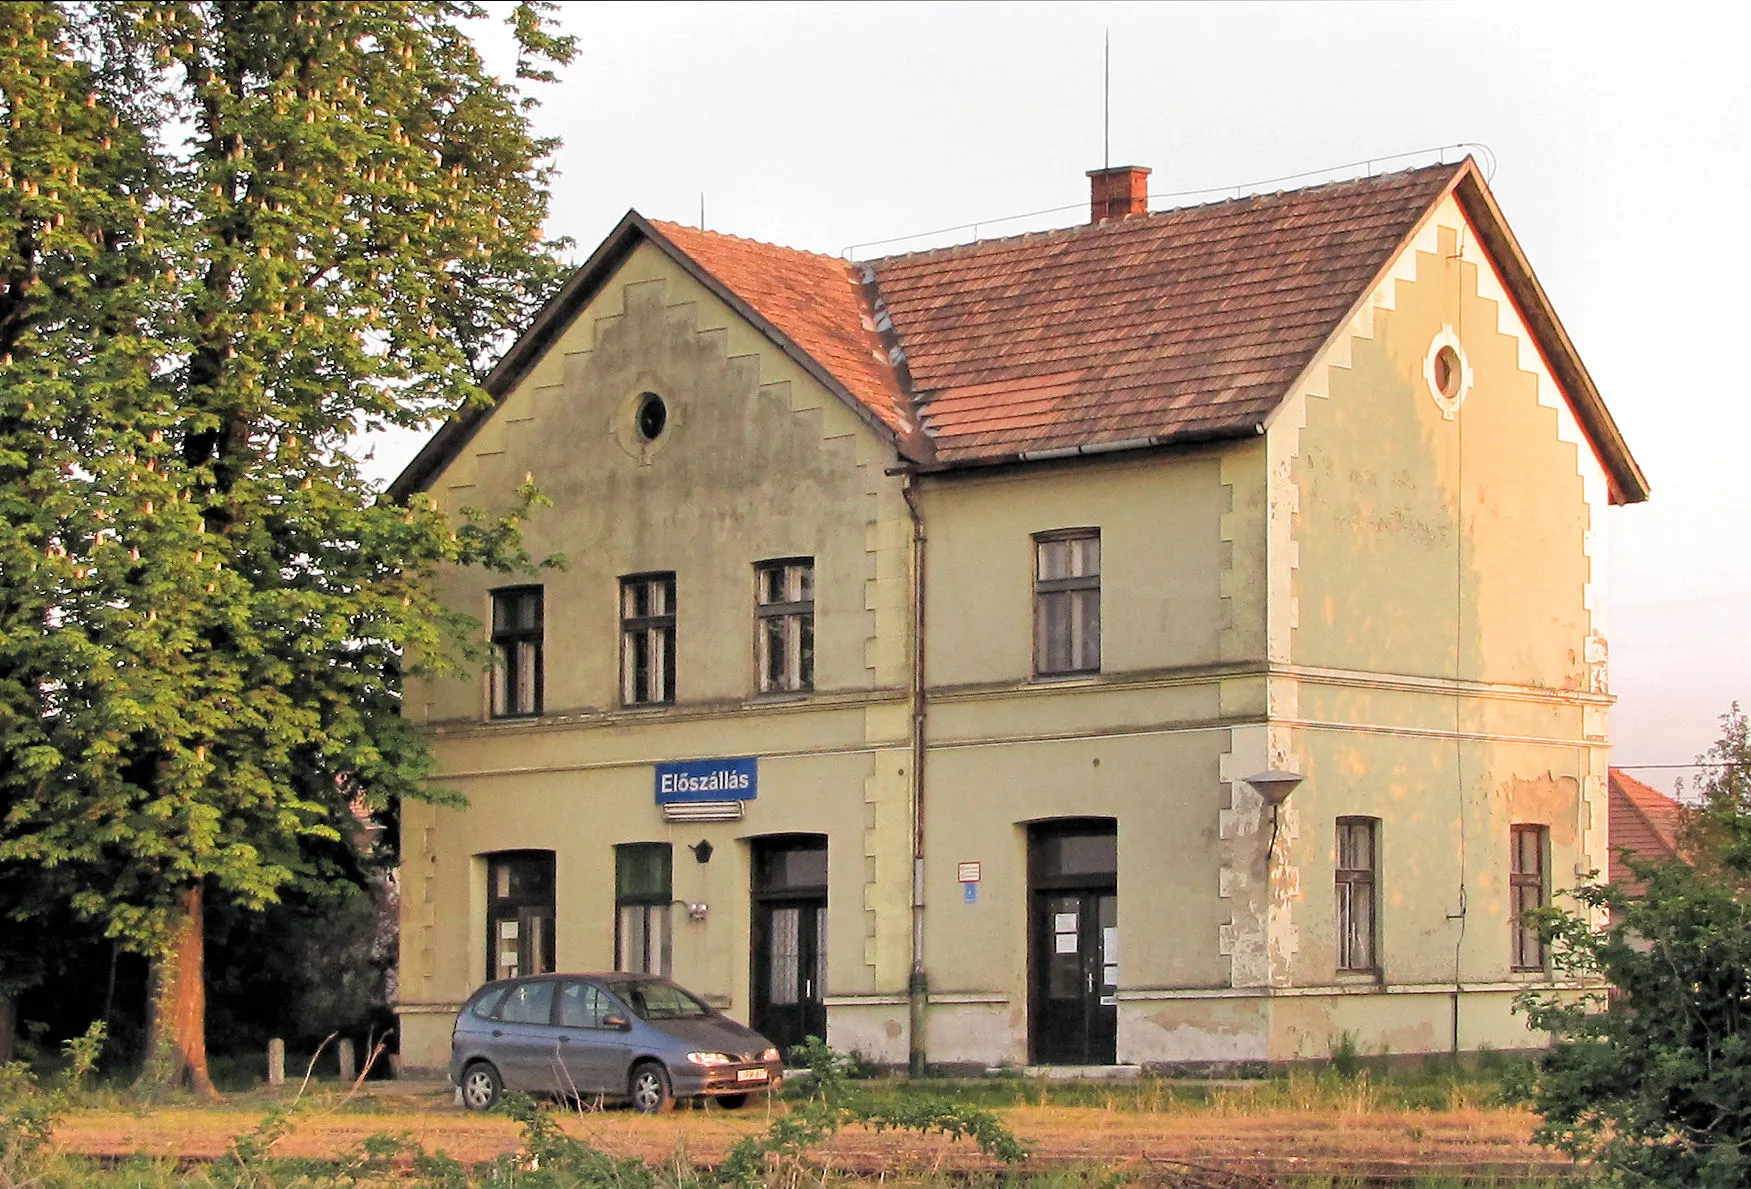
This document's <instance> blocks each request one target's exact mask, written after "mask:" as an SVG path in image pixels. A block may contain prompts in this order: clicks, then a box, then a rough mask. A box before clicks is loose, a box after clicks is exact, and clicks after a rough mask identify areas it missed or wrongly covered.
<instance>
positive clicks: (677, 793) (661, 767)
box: [656, 756, 760, 805]
mask: <svg viewBox="0 0 1751 1189" xmlns="http://www.w3.org/2000/svg"><path fill="white" fill-rule="evenodd" d="M656 768H657V804H658V805H666V804H669V803H670V802H674V801H752V800H753V799H754V796H755V794H756V793H757V792H758V791H759V787H760V760H759V757H757V756H739V757H735V758H732V759H725V760H679V761H676V762H674V763H669V764H658V765H657V766H656Z"/></svg>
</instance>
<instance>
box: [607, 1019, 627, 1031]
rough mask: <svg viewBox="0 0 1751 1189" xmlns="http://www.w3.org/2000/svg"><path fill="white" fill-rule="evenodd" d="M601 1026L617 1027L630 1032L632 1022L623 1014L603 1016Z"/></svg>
mask: <svg viewBox="0 0 1751 1189" xmlns="http://www.w3.org/2000/svg"><path fill="white" fill-rule="evenodd" d="M602 1027H604V1028H618V1029H620V1031H622V1032H631V1031H632V1024H631V1022H630V1021H628V1020H627V1018H626V1017H625V1016H603V1017H602Z"/></svg>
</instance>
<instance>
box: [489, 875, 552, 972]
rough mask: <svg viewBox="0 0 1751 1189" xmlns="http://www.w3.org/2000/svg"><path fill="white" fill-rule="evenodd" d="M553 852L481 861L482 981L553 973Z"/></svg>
mask: <svg viewBox="0 0 1751 1189" xmlns="http://www.w3.org/2000/svg"><path fill="white" fill-rule="evenodd" d="M553 915H554V914H553V852H552V851H550V850H517V851H502V852H500V853H499V854H496V855H488V856H487V857H486V977H487V978H489V979H492V978H516V977H517V976H519V975H525V974H546V973H547V972H549V971H551V970H552V969H553Z"/></svg>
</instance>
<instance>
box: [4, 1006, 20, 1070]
mask: <svg viewBox="0 0 1751 1189" xmlns="http://www.w3.org/2000/svg"><path fill="white" fill-rule="evenodd" d="M17 1056H18V1001H17V1000H15V999H12V998H10V997H9V996H4V995H0V1065H4V1064H6V1063H7V1062H8V1061H11V1060H13V1059H14V1058H16V1057H17Z"/></svg>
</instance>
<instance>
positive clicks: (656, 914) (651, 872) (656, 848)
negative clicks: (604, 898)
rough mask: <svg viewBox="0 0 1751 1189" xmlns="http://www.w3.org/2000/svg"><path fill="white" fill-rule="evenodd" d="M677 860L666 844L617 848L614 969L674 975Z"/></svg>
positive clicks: (632, 844)
mask: <svg viewBox="0 0 1751 1189" xmlns="http://www.w3.org/2000/svg"><path fill="white" fill-rule="evenodd" d="M672 862H673V860H672V858H671V851H670V848H669V844H668V843H667V842H632V843H627V844H625V845H623V846H617V847H615V848H614V937H615V945H614V949H615V969H616V970H633V971H640V972H642V973H645V974H663V975H666V974H669V973H670V964H671V959H670V937H669V905H670V903H671V902H672V900H673V894H672V892H671V887H672V883H673V868H672Z"/></svg>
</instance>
